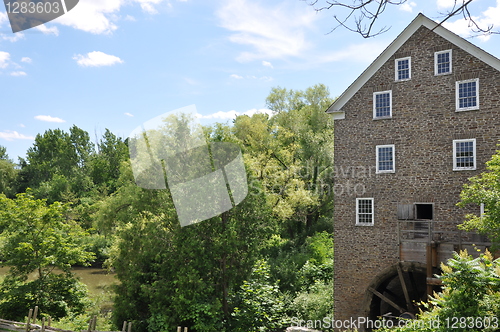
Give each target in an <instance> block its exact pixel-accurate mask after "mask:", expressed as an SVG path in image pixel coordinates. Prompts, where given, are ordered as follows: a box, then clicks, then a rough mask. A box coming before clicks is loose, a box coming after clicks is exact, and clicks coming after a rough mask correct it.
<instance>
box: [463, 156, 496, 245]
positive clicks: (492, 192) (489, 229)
mask: <svg viewBox="0 0 500 332" xmlns="http://www.w3.org/2000/svg"><path fill="white" fill-rule="evenodd" d="M460 198H461V201H460V202H459V203H458V204H457V205H458V206H461V207H465V206H467V204H474V205H475V206H478V205H480V204H484V215H474V214H468V215H467V216H466V220H465V222H464V223H463V224H462V225H460V227H461V228H462V229H465V230H469V231H470V230H477V231H479V232H480V233H482V234H485V235H487V236H488V238H489V239H490V240H491V241H492V242H493V243H494V245H495V246H496V247H498V246H499V245H500V150H498V151H497V152H496V153H495V154H494V155H493V156H492V158H491V160H489V161H488V162H487V163H486V171H485V172H483V173H481V174H480V175H478V176H474V177H472V178H470V179H469V183H467V184H465V185H464V189H463V190H462V192H461V193H460Z"/></svg>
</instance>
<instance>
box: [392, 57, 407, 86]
mask: <svg viewBox="0 0 500 332" xmlns="http://www.w3.org/2000/svg"><path fill="white" fill-rule="evenodd" d="M395 68H396V81H407V80H409V79H411V57H406V58H401V59H396V63H395Z"/></svg>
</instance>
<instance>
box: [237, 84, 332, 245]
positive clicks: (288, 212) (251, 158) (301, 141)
mask: <svg viewBox="0 0 500 332" xmlns="http://www.w3.org/2000/svg"><path fill="white" fill-rule="evenodd" d="M266 101H267V106H268V108H269V109H271V110H272V111H274V112H275V114H274V116H273V117H271V118H269V117H268V116H267V115H265V114H255V115H253V116H252V117H248V116H239V117H237V118H236V120H235V122H234V127H233V133H234V135H235V136H236V137H237V138H238V139H239V141H240V142H241V144H242V146H243V149H244V151H245V153H246V154H247V155H246V156H245V157H246V161H247V165H248V167H249V168H250V169H251V170H252V172H253V175H254V178H255V179H257V180H258V181H259V182H262V184H263V186H264V189H265V191H266V194H267V199H268V200H269V204H270V205H271V206H272V207H273V212H274V213H275V215H276V216H277V217H278V218H280V219H281V220H282V221H283V223H284V224H286V227H287V229H288V234H289V237H290V238H293V237H294V236H297V235H299V236H302V240H304V238H305V235H306V234H307V233H308V232H309V234H310V233H311V232H312V231H313V229H314V227H315V226H317V225H318V222H321V221H325V222H326V223H327V224H331V223H330V221H331V213H332V211H333V210H332V208H333V205H332V204H333V178H332V175H333V120H332V119H331V117H330V116H329V115H328V114H325V109H326V108H327V107H328V106H329V105H330V104H331V102H332V99H331V98H330V97H329V91H328V89H327V88H326V87H325V86H324V85H322V84H319V85H315V86H313V87H310V88H308V89H306V90H305V91H294V90H287V89H285V88H279V87H278V88H274V89H272V91H271V93H270V94H269V96H268V97H267V99H266Z"/></svg>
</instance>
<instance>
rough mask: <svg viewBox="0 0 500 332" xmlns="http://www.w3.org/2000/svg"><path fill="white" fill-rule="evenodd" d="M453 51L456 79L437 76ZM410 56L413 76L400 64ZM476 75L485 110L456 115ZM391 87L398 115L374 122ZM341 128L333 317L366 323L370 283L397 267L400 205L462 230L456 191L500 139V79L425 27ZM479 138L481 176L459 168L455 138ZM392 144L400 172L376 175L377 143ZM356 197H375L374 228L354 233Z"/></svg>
mask: <svg viewBox="0 0 500 332" xmlns="http://www.w3.org/2000/svg"><path fill="white" fill-rule="evenodd" d="M447 49H452V73H451V74H448V75H441V76H435V75H434V52H436V51H441V50H447ZM406 56H411V71H412V73H411V79H410V80H408V81H401V82H396V81H395V77H394V76H395V74H394V66H395V63H394V60H395V59H396V58H401V57H406ZM469 78H470V79H471V78H479V103H480V108H479V110H473V111H462V112H456V111H455V82H456V81H458V80H463V79H469ZM385 90H392V118H390V119H379V120H373V92H376V91H385ZM343 111H345V119H344V120H339V121H336V122H335V168H336V176H335V181H336V182H335V193H336V197H335V214H334V222H335V293H334V295H335V319H349V318H350V317H361V316H366V315H367V313H365V312H363V311H362V302H363V299H364V296H365V292H366V290H367V287H368V285H369V283H370V282H371V281H372V280H373V279H374V278H375V276H377V275H378V274H379V273H380V272H381V271H382V270H384V269H385V268H387V267H388V266H391V265H393V264H395V263H397V262H398V261H399V249H398V234H397V205H398V204H411V203H414V202H422V203H427V202H433V203H434V220H438V221H448V222H456V223H457V224H458V223H461V222H462V221H463V219H464V215H465V214H466V213H469V212H474V213H478V212H479V207H470V209H468V210H465V209H459V208H458V207H456V206H455V204H456V203H457V202H458V201H459V193H460V191H461V189H462V186H463V184H464V183H465V182H466V181H467V179H468V178H469V177H471V176H474V175H477V174H479V173H480V172H482V171H483V170H484V169H485V168H484V163H485V162H486V161H487V160H489V159H490V158H491V155H492V154H494V153H495V150H496V149H497V146H496V144H497V143H498V140H499V139H500V73H499V72H498V71H496V70H495V69H493V68H492V67H490V66H488V65H487V64H485V63H483V62H482V61H480V60H479V59H477V58H475V57H473V56H472V55H470V54H469V53H467V52H465V51H463V50H461V49H459V48H458V47H457V46H455V45H453V44H451V43H450V42H448V41H447V40H445V39H443V38H441V37H440V36H438V35H437V34H435V33H434V32H431V31H430V30H428V29H427V28H425V27H421V28H420V29H419V30H417V32H415V34H414V35H413V36H412V37H410V39H409V40H408V41H407V42H406V43H405V44H404V45H403V46H402V47H401V48H400V49H399V50H398V52H397V53H396V54H395V55H394V56H393V57H392V58H391V59H389V60H388V61H387V62H386V63H385V64H384V65H383V66H382V68H381V69H380V70H379V71H378V72H377V73H376V74H375V75H374V76H373V77H372V78H371V79H370V80H369V81H368V82H367V83H366V84H365V85H364V86H363V87H362V88H361V89H360V90H359V91H358V92H357V93H356V94H355V95H354V96H353V97H352V99H351V100H350V101H349V102H348V103H347V104H346V105H345V106H344V107H343ZM461 138H476V146H477V164H476V165H477V169H476V170H475V171H453V146H452V141H453V140H454V139H461ZM382 144H395V159H396V161H395V173H390V174H375V158H376V157H375V156H376V152H375V146H376V145H382ZM356 197H366V198H367V197H373V198H374V220H375V223H374V226H371V227H370V226H356V225H355V220H356V211H355V210H356Z"/></svg>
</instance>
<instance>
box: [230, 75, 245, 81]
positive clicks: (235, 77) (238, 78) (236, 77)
mask: <svg viewBox="0 0 500 332" xmlns="http://www.w3.org/2000/svg"><path fill="white" fill-rule="evenodd" d="M231 78H234V79H237V80H241V79H243V76H240V75H236V74H232V75H231Z"/></svg>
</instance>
